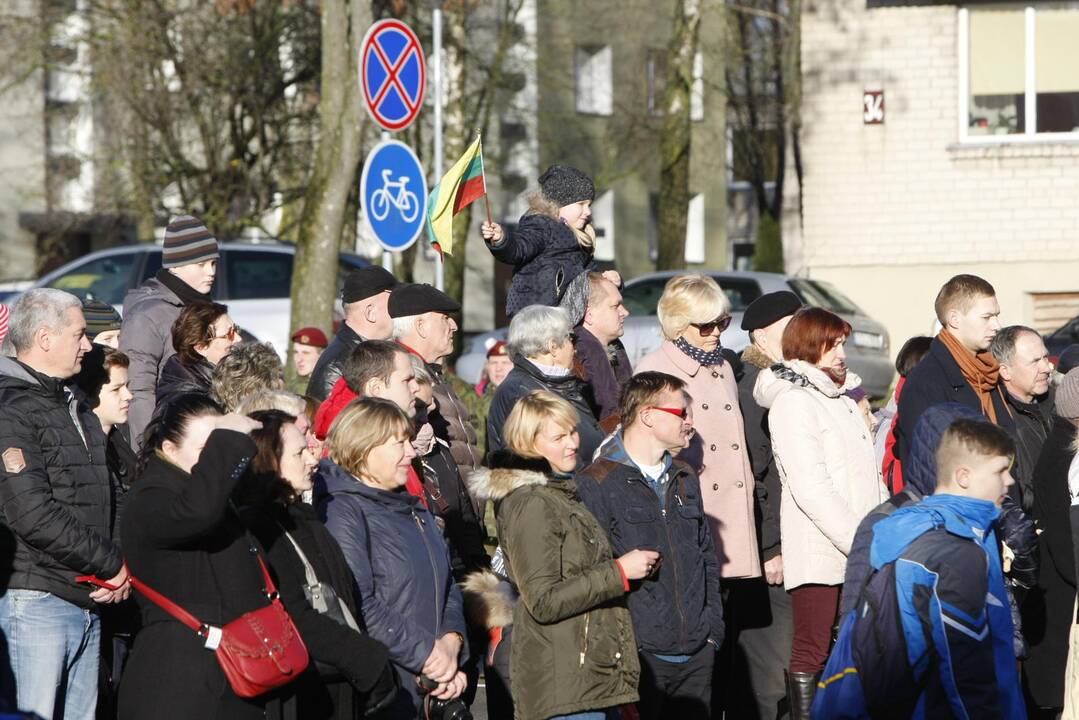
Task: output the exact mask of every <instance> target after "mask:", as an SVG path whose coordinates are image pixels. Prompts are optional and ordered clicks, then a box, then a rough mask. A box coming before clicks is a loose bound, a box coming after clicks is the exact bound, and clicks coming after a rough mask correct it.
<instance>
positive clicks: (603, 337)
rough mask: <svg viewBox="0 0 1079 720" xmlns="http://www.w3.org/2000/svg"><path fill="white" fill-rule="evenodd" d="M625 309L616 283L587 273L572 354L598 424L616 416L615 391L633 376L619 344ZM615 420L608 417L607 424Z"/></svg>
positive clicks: (615, 422) (627, 356) (616, 401)
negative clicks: (589, 393) (583, 308)
mask: <svg viewBox="0 0 1079 720" xmlns="http://www.w3.org/2000/svg"><path fill="white" fill-rule="evenodd" d="M627 317H629V310H627V309H626V306H625V305H624V304H623V303H622V293H621V292H619V290H618V287H617V286H616V285H615V284H614V283H613V282H611V281H610V280H608V279H607V278H605V277H603V275H601V274H600V273H597V272H590V273H588V302H587V304H586V305H585V310H584V318H583V319H582V320H581V323H580V324H579V325H577V327H576V328H575V329H574V330H575V332H576V333H577V343H576V345H575V346H574V355H575V356H576V359H577V360H578V362H579V363H580V365H581V369H582V370H583V372H582V373H580V375H581V379H582V380H584V381H585V382H586V383H588V386H589V387H591V390H592V392H591V397H589V398H588V399H589V403H590V404H591V406H592V412H593V414H594V415H595V416H596V419H597V420H599V421H600V423H601V424H604V425H605V426H607V425H606V423H604V421H606V420H608V418H617V415H618V394H619V391H620V390H621V389H622V386H623V385H624V384H625V383H626V381H627V380H629V379H630V378H631V377H632V376H633V367H632V366H631V365H630V364H629V355H627V354H626V349H625V348H624V347H623V346H622V341H621V340H619V339H618V338H620V337H622V332H623V330H624V327H625V322H626V318H627ZM616 424H617V419H614V420H612V422H611V426H608V429H610V427H613V425H616Z"/></svg>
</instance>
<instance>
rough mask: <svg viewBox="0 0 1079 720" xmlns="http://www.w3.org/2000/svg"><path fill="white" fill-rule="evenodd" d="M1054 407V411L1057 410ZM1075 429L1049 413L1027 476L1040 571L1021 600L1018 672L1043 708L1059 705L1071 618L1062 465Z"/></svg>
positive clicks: (1071, 558)
mask: <svg viewBox="0 0 1079 720" xmlns="http://www.w3.org/2000/svg"><path fill="white" fill-rule="evenodd" d="M1057 410H1058V413H1059V412H1060V408H1059V407H1058V408H1057ZM1069 414H1070V413H1069ZM1075 428H1076V422H1075V421H1074V420H1068V419H1065V418H1063V417H1060V415H1059V414H1058V415H1056V416H1054V417H1053V427H1052V429H1051V430H1050V431H1049V436H1048V437H1047V438H1046V440H1045V445H1043V446H1042V451H1041V455H1040V456H1039V457H1038V464H1037V465H1036V466H1035V469H1034V475H1033V482H1034V520H1035V522H1036V523H1037V525H1038V527H1039V528H1040V529H1041V530H1042V534H1041V536H1040V537H1039V538H1038V540H1039V542H1038V545H1039V554H1040V559H1041V570H1040V572H1039V573H1038V584H1037V586H1036V587H1034V588H1032V589H1031V590H1030V592H1029V593H1028V594H1027V597H1026V598H1025V600H1024V601H1023V607H1022V611H1023V631H1024V634H1025V635H1026V638H1027V642H1028V644H1029V654H1028V657H1027V659H1026V662H1024V663H1023V675H1024V685H1025V686H1026V691H1027V693H1028V695H1029V696H1030V699H1031V701H1032V702H1033V704H1034V705H1035V706H1037V707H1043V708H1060V707H1063V704H1064V667H1065V664H1066V663H1067V659H1068V634H1069V632H1070V630H1071V626H1072V624H1073V622H1074V616H1073V614H1072V613H1073V608H1074V603H1075V553H1074V550H1073V544H1072V531H1071V524H1070V519H1069V517H1068V509H1069V508H1070V507H1071V498H1070V492H1069V490H1068V468H1069V467H1070V466H1071V463H1072V459H1073V458H1074V457H1075Z"/></svg>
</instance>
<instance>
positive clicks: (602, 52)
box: [576, 45, 613, 115]
mask: <svg viewBox="0 0 1079 720" xmlns="http://www.w3.org/2000/svg"><path fill="white" fill-rule="evenodd" d="M576 60H577V67H576V69H577V112H579V113H589V114H592V115H610V114H611V110H612V105H613V93H612V92H611V46H610V45H603V46H580V47H578V48H577V57H576Z"/></svg>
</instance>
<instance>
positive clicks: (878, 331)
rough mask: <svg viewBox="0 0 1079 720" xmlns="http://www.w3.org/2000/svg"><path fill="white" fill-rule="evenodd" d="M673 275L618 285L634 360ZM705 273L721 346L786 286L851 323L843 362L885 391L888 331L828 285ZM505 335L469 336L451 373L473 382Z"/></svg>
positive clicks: (745, 338)
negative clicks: (723, 308) (713, 287)
mask: <svg viewBox="0 0 1079 720" xmlns="http://www.w3.org/2000/svg"><path fill="white" fill-rule="evenodd" d="M678 274H680V273H679V272H678V271H673V270H672V271H666V272H656V273H649V274H647V275H641V276H640V277H636V278H634V279H632V280H630V281H629V282H627V283H626V286H625V288H624V289H623V290H622V297H623V299H624V301H625V304H626V308H627V309H628V310H629V312H630V315H629V317H628V318H627V319H626V328H625V334H624V335H623V336H622V343H623V344H624V345H625V346H626V352H627V354H628V355H629V359H630V362H632V363H634V364H636V363H637V361H638V360H640V359H641V358H642V357H644V356H645V355H647V354H648V353H650V352H652V351H653V350H655V349H656V348H657V347H659V345H660V343H661V342H662V341H663V337H662V334H661V333H660V329H659V320H658V319H657V318H656V305H657V304H658V303H659V298H660V296H661V295H663V288H664V286H665V285H666V284H667V281H668V280H670V279H671V278H672V277H674V276H675V275H678ZM708 274H709V275H711V276H712V277H713V278H715V280H716V282H718V283H719V286H720V287H721V288H723V291H724V292H725V293H726V294H727V298H728V299H729V300H730V302H731V315H732V320H731V324H730V327H728V328H727V329H726V330H725V331H724V332H723V335H722V336H721V337H720V341H721V342H722V343H723V346H724V347H727V348H730V349H731V350H734V351H736V352H741V351H742V350H743V349H745V347H746V346H747V345H748V344H749V335H748V334H747V333H746V332H745V331H744V330H742V327H741V325H742V313H743V312H744V311H745V309H746V307H747V306H748V305H749V304H750V303H751V302H753V301H754V300H756V299H757V298H758V297H760V296H761V295H763V294H765V293H770V292H775V291H777V290H791V291H793V292H794V293H795V294H796V295H798V297H800V298H801V299H802V302H804V303H806V304H807V305H814V306H817V307H823V308H826V309H828V310H831V311H832V312H834V313H836V314H837V315H839V316H840V317H842V318H843V319H844V320H846V321H847V322H849V323H850V324H851V327H853V329H854V330H853V333H852V334H851V337H850V339H849V340H848V341H847V346H846V350H847V364H848V365H849V366H850V368H851V369H852V370H853V371H854V372H856V373H858V375H860V376H861V378H862V386H863V387H864V388H865V390H866V392H867V393H869V395H870V396H871V397H873V398H883V397H885V396H886V395H887V394H888V390H889V389H890V388H891V385H892V376H893V375H894V373H895V366H894V365H893V364H892V360H891V358H890V357H889V353H888V331H887V330H885V328H884V326H883V325H881V324H880V323H879V322H877V321H876V320H874V319H872V318H871V317H869V316H868V315H866V314H865V312H864V311H862V309H861V308H859V307H858V306H857V305H855V304H854V302H853V301H852V300H850V298H848V297H846V296H845V295H843V294H842V293H841V292H839V290H837V289H836V288H835V287H834V286H833V285H832V284H830V283H827V282H824V281H823V280H810V279H807V278H796V277H788V276H786V275H780V274H777V273H764V272H739V271H714V272H709V273H708ZM505 338H506V328H500V329H498V330H495V331H493V332H490V333H483V334H480V335H476V336H474V337H472V338H471V339H470V340H469V342H468V344H467V345H466V348H465V351H464V352H463V353H462V355H461V357H460V358H458V360H457V365H456V370H457V374H458V375H460V376H461V378H462V379H464V380H467V381H468V382H471V383H475V382H479V377H480V374H481V373H482V371H483V365H484V362H485V358H486V353H487V348H488V347H490V345H491V343H493V342H494V341H495V340H504V339H505Z"/></svg>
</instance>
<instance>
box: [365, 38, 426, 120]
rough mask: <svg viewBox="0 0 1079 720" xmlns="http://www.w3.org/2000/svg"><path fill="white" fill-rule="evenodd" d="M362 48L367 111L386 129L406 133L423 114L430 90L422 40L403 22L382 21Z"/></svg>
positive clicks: (366, 39)
mask: <svg viewBox="0 0 1079 720" xmlns="http://www.w3.org/2000/svg"><path fill="white" fill-rule="evenodd" d="M361 47H362V50H361V51H360V84H361V85H362V86H363V100H364V104H365V105H367V112H368V113H370V114H371V117H372V118H374V120H375V122H377V123H378V124H379V125H381V126H382V128H383V129H385V130H389V131H391V132H395V131H398V130H404V129H405V128H406V127H408V126H409V125H410V124H411V123H412V121H413V120H415V119H416V115H418V114H419V112H420V106H421V105H422V104H423V93H424V89H425V88H426V87H427V63H426V62H425V60H424V57H423V48H422V47H421V46H420V41H419V38H417V37H416V33H414V32H412V28H410V27H409V26H408V25H405V24H404V23H403V22H401V21H400V20H393V19H389V20H379V21H378V22H376V23H375V24H374V25H372V26H371V27H370V28H369V29H368V31H367V34H366V35H365V36H364V38H363V45H362V46H361Z"/></svg>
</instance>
